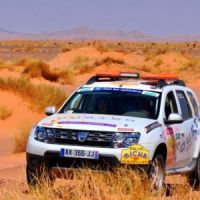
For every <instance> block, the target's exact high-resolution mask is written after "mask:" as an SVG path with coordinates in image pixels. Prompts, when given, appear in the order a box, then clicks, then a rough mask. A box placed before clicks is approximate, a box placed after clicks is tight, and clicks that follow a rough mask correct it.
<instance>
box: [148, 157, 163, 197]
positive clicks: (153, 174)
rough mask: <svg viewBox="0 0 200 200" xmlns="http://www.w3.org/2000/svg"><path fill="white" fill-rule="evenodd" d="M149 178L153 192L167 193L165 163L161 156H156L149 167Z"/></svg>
mask: <svg viewBox="0 0 200 200" xmlns="http://www.w3.org/2000/svg"><path fill="white" fill-rule="evenodd" d="M148 177H149V181H150V186H151V191H152V192H155V193H163V192H165V161H164V158H163V156H162V155H161V154H158V155H156V156H154V158H153V161H152V163H151V165H150V167H149V171H148Z"/></svg>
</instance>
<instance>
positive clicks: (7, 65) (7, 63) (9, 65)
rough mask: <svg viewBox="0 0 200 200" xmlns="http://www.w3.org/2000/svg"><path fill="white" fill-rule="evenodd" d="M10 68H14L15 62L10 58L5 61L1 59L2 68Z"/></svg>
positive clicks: (11, 69)
mask: <svg viewBox="0 0 200 200" xmlns="http://www.w3.org/2000/svg"><path fill="white" fill-rule="evenodd" d="M5 68H6V69H8V70H9V71H13V70H14V63H13V62H12V61H10V60H7V61H4V60H1V59H0V69H5Z"/></svg>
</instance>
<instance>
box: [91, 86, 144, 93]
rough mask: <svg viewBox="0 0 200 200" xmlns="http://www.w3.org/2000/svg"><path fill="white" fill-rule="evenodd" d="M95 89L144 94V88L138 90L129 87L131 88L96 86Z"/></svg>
mask: <svg viewBox="0 0 200 200" xmlns="http://www.w3.org/2000/svg"><path fill="white" fill-rule="evenodd" d="M94 91H96V92H97V91H98V92H131V93H137V94H142V90H136V89H129V88H108V87H96V88H94Z"/></svg>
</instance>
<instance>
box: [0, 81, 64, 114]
mask: <svg viewBox="0 0 200 200" xmlns="http://www.w3.org/2000/svg"><path fill="white" fill-rule="evenodd" d="M0 89H2V90H7V91H12V92H15V93H16V94H19V95H20V96H22V97H23V98H24V99H27V100H28V101H29V102H30V103H31V105H32V108H33V109H36V110H38V111H43V110H44V108H45V107H46V106H48V105H55V106H57V107H59V106H60V105H61V104H62V103H63V102H64V100H65V99H66V93H65V92H64V91H63V90H62V89H60V88H58V87H55V86H49V85H42V84H37V85H34V84H32V83H31V82H30V81H29V80H28V79H25V78H0ZM37 102H38V103H37Z"/></svg>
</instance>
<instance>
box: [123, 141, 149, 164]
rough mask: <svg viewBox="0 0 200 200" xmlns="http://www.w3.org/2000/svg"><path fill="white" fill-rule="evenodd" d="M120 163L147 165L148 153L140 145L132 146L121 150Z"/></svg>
mask: <svg viewBox="0 0 200 200" xmlns="http://www.w3.org/2000/svg"><path fill="white" fill-rule="evenodd" d="M121 163H122V164H129V165H146V164H149V151H148V150H147V149H145V148H144V147H143V146H142V145H133V146H130V147H128V148H127V149H123V150H122V154H121Z"/></svg>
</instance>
